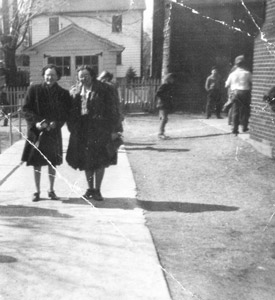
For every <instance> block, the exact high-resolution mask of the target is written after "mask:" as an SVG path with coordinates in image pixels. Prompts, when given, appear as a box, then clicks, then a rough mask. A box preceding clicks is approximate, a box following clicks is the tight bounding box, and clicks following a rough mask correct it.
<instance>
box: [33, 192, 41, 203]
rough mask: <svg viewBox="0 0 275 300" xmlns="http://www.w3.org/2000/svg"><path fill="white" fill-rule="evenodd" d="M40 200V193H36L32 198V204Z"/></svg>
mask: <svg viewBox="0 0 275 300" xmlns="http://www.w3.org/2000/svg"><path fill="white" fill-rule="evenodd" d="M39 200H40V193H34V194H33V196H32V202H38V201H39Z"/></svg>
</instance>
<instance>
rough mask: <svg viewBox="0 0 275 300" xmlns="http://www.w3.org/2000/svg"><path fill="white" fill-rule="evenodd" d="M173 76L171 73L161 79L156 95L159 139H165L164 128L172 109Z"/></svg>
mask: <svg viewBox="0 0 275 300" xmlns="http://www.w3.org/2000/svg"><path fill="white" fill-rule="evenodd" d="M174 82H175V75H174V74H172V73H169V74H167V75H166V76H165V77H164V79H163V84H162V85H161V86H160V87H159V89H158V91H157V93H156V100H157V103H156V108H157V109H158V111H159V119H160V126H159V134H158V137H159V138H160V139H166V138H167V136H166V135H165V134H164V133H165V126H166V124H167V122H168V114H169V113H170V112H171V111H172V109H173V92H174V88H175V86H174Z"/></svg>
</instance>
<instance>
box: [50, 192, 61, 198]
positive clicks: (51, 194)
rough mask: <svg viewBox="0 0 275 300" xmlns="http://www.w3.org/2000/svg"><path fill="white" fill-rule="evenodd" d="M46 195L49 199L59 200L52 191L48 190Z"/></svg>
mask: <svg viewBox="0 0 275 300" xmlns="http://www.w3.org/2000/svg"><path fill="white" fill-rule="evenodd" d="M48 196H49V198H50V199H51V200H59V199H60V198H59V197H57V196H56V194H55V192H54V191H50V192H48Z"/></svg>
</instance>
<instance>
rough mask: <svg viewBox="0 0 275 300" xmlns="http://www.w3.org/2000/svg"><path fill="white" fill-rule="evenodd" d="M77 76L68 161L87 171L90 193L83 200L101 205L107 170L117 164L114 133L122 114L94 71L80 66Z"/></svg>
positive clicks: (71, 116) (70, 125)
mask: <svg viewBox="0 0 275 300" xmlns="http://www.w3.org/2000/svg"><path fill="white" fill-rule="evenodd" d="M77 76H78V83H77V84H76V85H75V86H73V87H72V89H71V96H72V110H71V114H70V118H69V122H68V128H69V131H70V133H71V134H70V139H69V145H68V150H67V155H66V160H67V162H68V164H69V165H70V166H71V167H73V168H74V169H79V170H84V171H85V175H86V179H87V183H88V189H87V191H86V193H85V194H84V195H83V198H85V199H87V200H90V199H93V200H97V201H101V200H103V197H102V195H101V190H100V189H101V183H102V180H103V177H104V173H105V168H106V167H108V166H110V165H112V164H116V160H115V159H114V156H115V155H116V151H115V149H114V147H113V140H112V133H114V131H115V128H116V126H117V123H118V120H119V114H118V111H117V108H116V104H115V101H114V100H113V99H112V94H111V92H110V88H109V87H108V86H107V85H106V84H105V83H103V82H100V81H98V80H97V79H96V73H95V71H94V70H93V69H92V68H91V67H89V66H86V65H85V66H80V67H79V68H78V70H77Z"/></svg>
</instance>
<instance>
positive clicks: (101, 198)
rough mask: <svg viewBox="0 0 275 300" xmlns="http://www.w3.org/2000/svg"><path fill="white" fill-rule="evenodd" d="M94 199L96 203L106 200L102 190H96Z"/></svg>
mask: <svg viewBox="0 0 275 300" xmlns="http://www.w3.org/2000/svg"><path fill="white" fill-rule="evenodd" d="M93 199H94V200H96V201H103V200H104V199H103V197H102V195H101V193H100V190H94V193H93Z"/></svg>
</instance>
